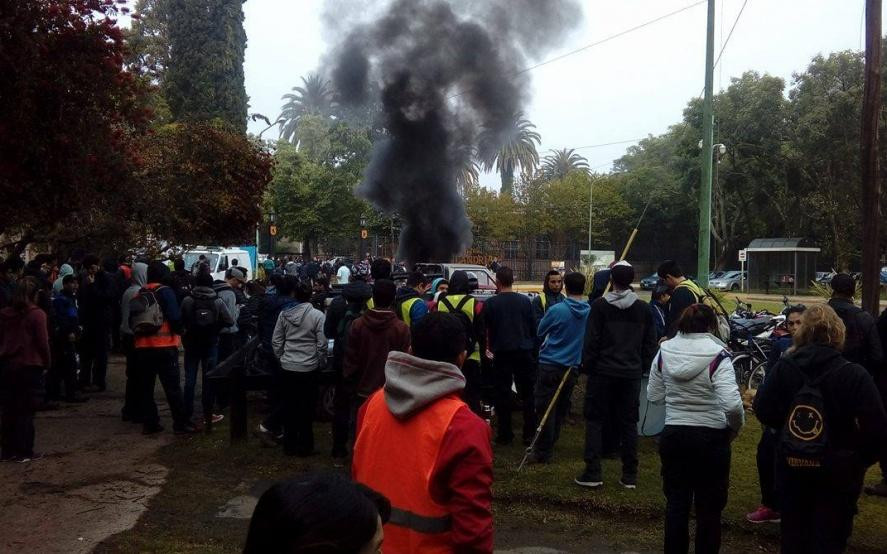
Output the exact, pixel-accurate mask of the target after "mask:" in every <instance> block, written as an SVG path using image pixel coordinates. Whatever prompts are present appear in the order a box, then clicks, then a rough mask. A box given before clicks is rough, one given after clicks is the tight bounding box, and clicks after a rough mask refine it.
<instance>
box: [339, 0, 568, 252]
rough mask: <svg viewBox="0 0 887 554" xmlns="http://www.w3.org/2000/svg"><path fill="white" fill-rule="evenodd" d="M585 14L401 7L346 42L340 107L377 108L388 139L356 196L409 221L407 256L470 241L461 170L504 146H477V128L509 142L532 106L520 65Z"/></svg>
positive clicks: (552, 4)
mask: <svg viewBox="0 0 887 554" xmlns="http://www.w3.org/2000/svg"><path fill="white" fill-rule="evenodd" d="M331 4H332V3H329V2H328V6H327V8H328V10H327V11H328V13H330V10H329V8H330V5H331ZM347 13H349V12H348V11H347V10H342V9H339V10H338V11H337V14H336V16H337V19H338V22H337V25H341V18H342V17H343V16H344V15H345V14H347ZM580 17H581V9H580V8H579V6H578V5H577V3H576V1H575V0H477V1H469V0H449V1H447V0H394V1H392V2H391V3H390V4H387V7H386V8H384V9H383V10H382V11H381V12H380V15H379V16H378V17H377V18H376V19H374V20H373V21H370V22H363V23H359V24H356V25H354V26H353V27H352V28H351V29H350V30H349V31H347V32H346V33H345V34H344V35H343V36H344V39H343V40H342V41H341V43H339V44H338V45H337V46H336V47H335V49H334V51H333V64H332V66H333V72H332V79H333V83H334V85H335V88H336V89H337V92H338V95H339V97H338V101H339V102H340V103H342V104H345V105H352V106H360V105H365V104H367V103H370V102H373V103H376V102H378V103H380V104H381V106H382V110H383V117H384V125H385V129H386V133H387V137H386V138H385V139H384V140H382V141H378V142H377V143H376V146H375V149H374V151H373V156H372V160H371V162H370V164H369V166H368V167H367V168H366V171H365V174H364V180H363V182H362V183H361V184H360V185H359V187H358V189H357V193H358V194H359V195H360V196H362V197H364V198H366V199H367V200H369V201H370V202H372V203H373V204H374V205H375V206H376V207H377V208H379V209H380V210H382V211H384V212H387V213H392V212H396V213H397V214H398V215H399V216H400V218H401V219H402V221H403V229H402V232H401V236H400V250H399V252H398V257H400V258H402V259H406V260H407V262H408V263H410V264H412V263H415V262H420V261H449V260H451V259H452V258H453V256H456V255H458V254H460V253H461V252H463V251H464V250H465V249H467V248H468V247H469V246H470V245H471V240H472V237H471V222H470V221H469V220H468V217H467V215H466V213H465V206H464V204H463V202H462V198H461V196H460V195H459V193H458V191H457V187H456V175H457V172H458V169H459V168H460V167H462V166H463V165H464V164H465V163H466V161H467V159H466V158H467V157H468V156H469V155H470V152H471V151H472V150H473V149H475V148H478V147H480V148H484V149H494V150H496V149H498V147H499V144H484V145H477V144H476V139H477V135H478V132H479V131H480V130H482V129H483V130H487V131H488V134H489V135H490V136H493V137H497V141H498V142H500V143H501V142H504V140H505V139H506V138H507V133H508V131H509V129H511V124H512V120H513V117H514V114H516V113H518V112H520V111H522V109H523V106H524V103H525V102H526V100H527V98H526V91H527V88H528V87H527V82H526V80H527V76H526V73H521V69H523V68H524V67H526V65H527V63H528V62H529V61H530V60H534V59H538V57H539V56H540V55H542V54H544V53H545V52H546V51H547V50H548V49H550V48H551V47H552V46H555V45H557V44H558V43H559V42H560V40H561V39H562V38H563V36H564V35H565V33H566V32H567V31H568V30H569V29H571V28H572V27H573V26H574V25H576V24H577V23H578V22H579V20H580ZM372 91H378V92H372ZM376 94H378V95H379V97H378V98H374V97H373V96H374V95H376ZM466 145H471V148H466Z"/></svg>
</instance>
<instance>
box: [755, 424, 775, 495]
mask: <svg viewBox="0 0 887 554" xmlns="http://www.w3.org/2000/svg"><path fill="white" fill-rule="evenodd" d="M777 444H779V430H778V429H773V428H770V427H764V430H763V433H761V440H760V441H758V455H757V462H758V481H760V483H761V504H762V505H764V506H766V507H768V508H770V509H771V510H775V511H777V512H778V511H779V508H780V502H779V495H777V494H776V445H777Z"/></svg>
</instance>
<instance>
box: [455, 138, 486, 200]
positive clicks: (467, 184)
mask: <svg viewBox="0 0 887 554" xmlns="http://www.w3.org/2000/svg"><path fill="white" fill-rule="evenodd" d="M452 163H453V165H454V166H455V168H456V188H457V189H458V191H459V194H460V195H461V196H462V198H466V197H467V196H468V194H469V193H470V192H471V191H472V190H474V189H476V188H477V187H479V186H480V166H479V165H478V163H477V151H476V150H475V149H474V147H473V146H471V145H470V144H465V143H463V144H462V145H460V146H456V148H455V151H454V156H453V160H452Z"/></svg>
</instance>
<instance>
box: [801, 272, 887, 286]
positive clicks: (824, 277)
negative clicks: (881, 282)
mask: <svg viewBox="0 0 887 554" xmlns="http://www.w3.org/2000/svg"><path fill="white" fill-rule="evenodd" d="M882 272H883V270H882ZM834 276H835V273H834V272H833V271H817V272H816V282H817V283H820V284H823V285H828V284H830V283H831V282H832V277H834Z"/></svg>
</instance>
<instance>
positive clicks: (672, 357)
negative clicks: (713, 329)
mask: <svg viewBox="0 0 887 554" xmlns="http://www.w3.org/2000/svg"><path fill="white" fill-rule="evenodd" d="M725 349H726V345H725V344H724V343H723V342H721V341H720V340H718V339H717V338H715V337H714V336H712V335H710V334H708V333H692V334H683V333H678V335H677V336H676V337H674V338H673V339H671V340H668V341H665V342H663V343H662V346H661V347H660V350H659V354H658V355H657V356H656V358H654V359H653V366H652V367H651V368H650V382H649V383H648V384H647V399H649V400H650V401H652V402H658V401H660V400H662V399H665V424H666V425H686V426H692V427H710V428H713V429H724V428H726V427H728V426H729V427H730V428H731V429H732V430H734V431H737V432H738V431H739V429H740V428H741V427H742V425H743V423H744V422H745V411H744V409H743V406H742V398H741V397H740V396H739V386H738V385H737V384H736V376H735V374H734V371H733V363H732V362H731V361H730V358H729V357H722V358H720V359H719V355H720V354H721V353H722V352H724V351H725ZM660 358H661V364H660ZM718 359H719V360H718ZM715 360H718V363H717V367H716V368H715V369H714V371H711V369H710V368H711V366H712V364H713V362H715ZM660 365H661V370H660Z"/></svg>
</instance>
